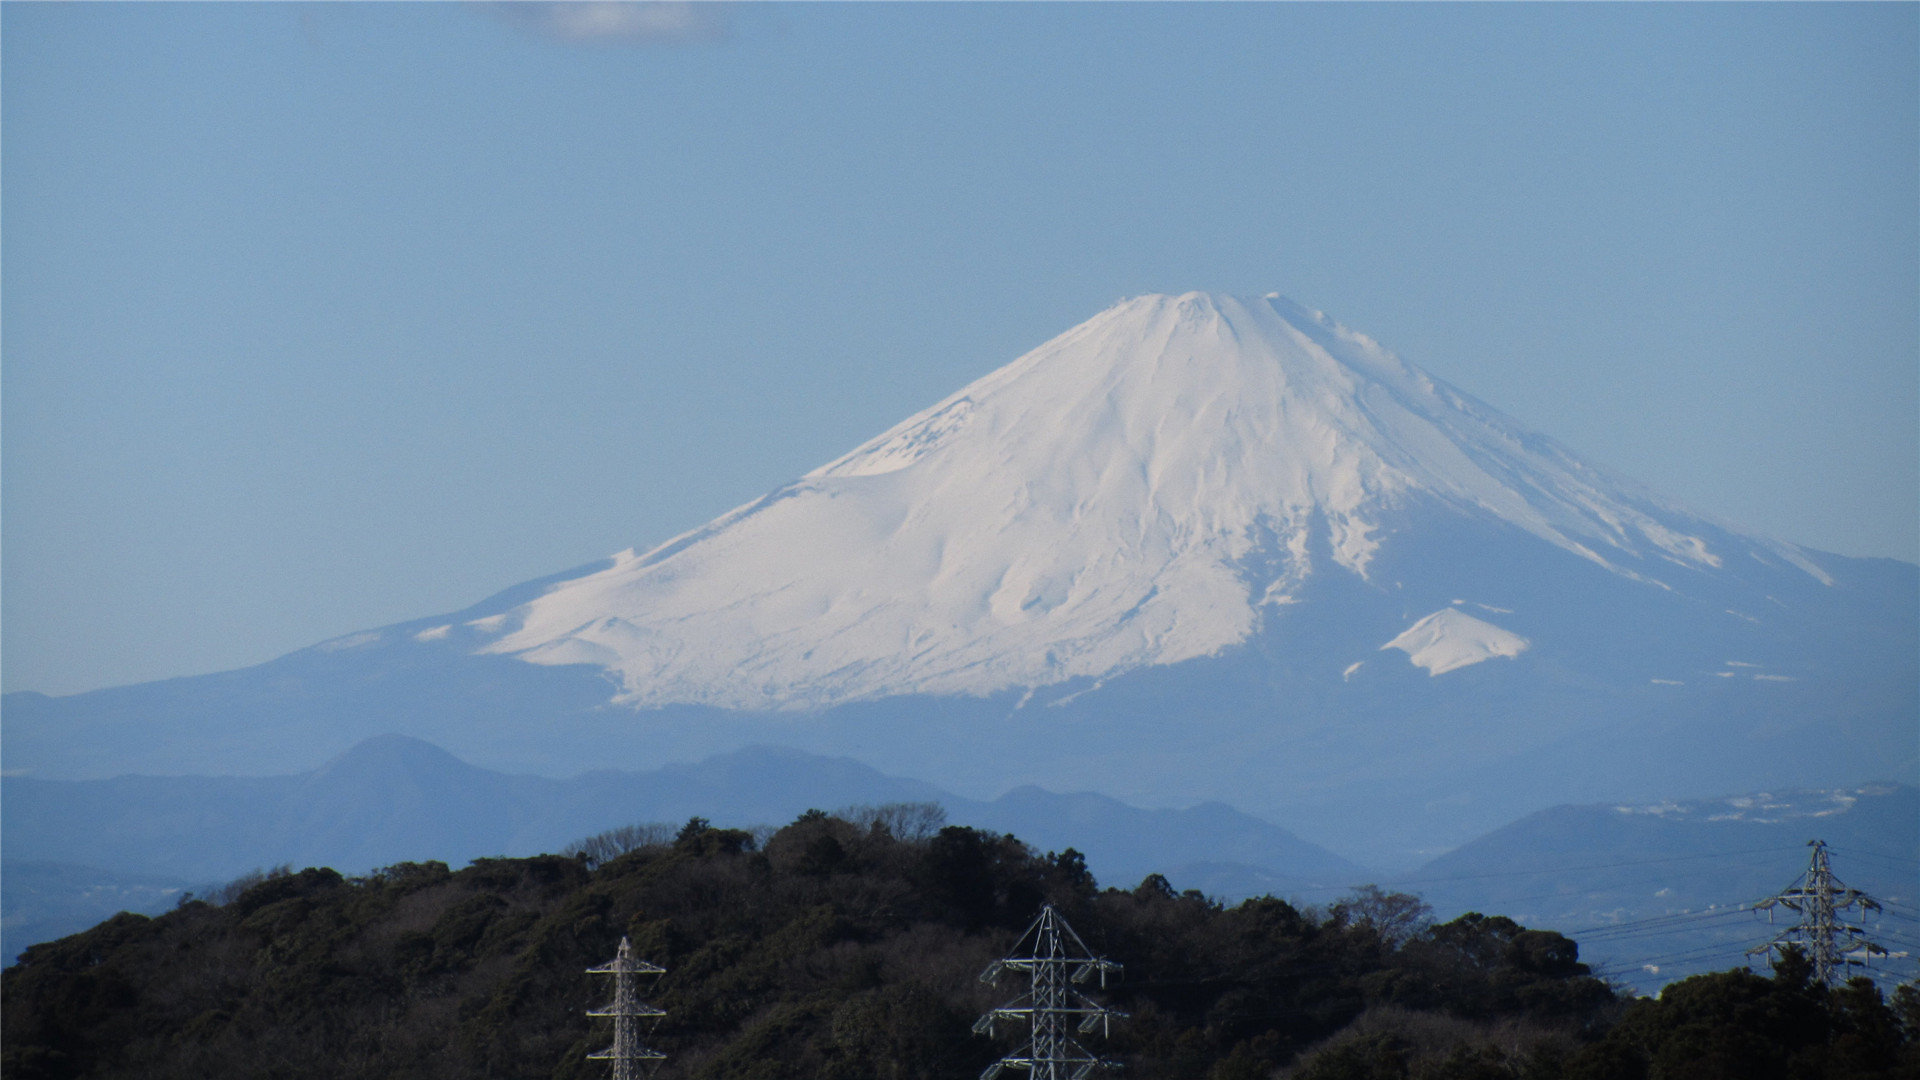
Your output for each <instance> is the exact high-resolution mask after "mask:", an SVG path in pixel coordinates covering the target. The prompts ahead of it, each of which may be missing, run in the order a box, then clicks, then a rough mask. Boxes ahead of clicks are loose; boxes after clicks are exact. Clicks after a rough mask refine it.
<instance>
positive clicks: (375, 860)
mask: <svg viewBox="0 0 1920 1080" xmlns="http://www.w3.org/2000/svg"><path fill="white" fill-rule="evenodd" d="M891 802H934V803H939V804H940V805H941V806H942V807H943V808H945V810H946V811H947V814H948V818H949V820H950V821H951V822H952V823H954V824H963V825H970V826H974V827H976V828H984V829H989V830H992V831H995V832H1010V833H1013V834H1015V835H1017V836H1019V837H1020V838H1021V839H1023V840H1025V841H1027V842H1028V843H1030V844H1033V845H1036V846H1037V847H1039V848H1041V849H1042V850H1062V849H1065V848H1067V847H1076V848H1078V849H1080V850H1081V851H1082V853H1083V854H1085V855H1086V856H1087V857H1088V864H1089V867H1090V868H1091V869H1092V870H1093V871H1094V873H1095V874H1097V875H1098V876H1099V877H1100V879H1101V880H1102V881H1105V882H1107V883H1109V884H1117V885H1122V886H1129V887H1130V886H1131V885H1133V884H1136V883H1138V882H1139V880H1140V879H1141V878H1142V877H1144V876H1145V875H1147V874H1148V873H1151V872H1154V871H1156V870H1162V869H1166V868H1168V867H1172V866H1176V865H1179V864H1180V863H1182V862H1185V861H1188V860H1190V859H1191V858H1194V857H1197V856H1198V855H1205V856H1208V857H1212V858H1215V859H1219V860H1226V861H1235V860H1237V861H1247V862H1256V863H1261V864H1266V865H1272V866H1276V867H1284V868H1285V880H1286V881H1287V882H1288V883H1289V884H1290V885H1291V886H1293V887H1295V888H1299V887H1334V888H1344V887H1345V886H1347V885H1350V884H1353V883H1356V882H1358V881H1360V880H1363V879H1365V878H1368V877H1370V876H1375V875H1372V874H1371V873H1370V872H1369V871H1367V870H1364V869H1362V868H1361V867H1359V866H1356V865H1354V864H1353V863H1350V862H1348V861H1347V860H1345V859H1343V858H1341V857H1340V856H1338V855H1335V854H1333V853H1332V852H1329V851H1327V850H1325V849H1324V848H1321V847H1318V846H1317V845H1314V844H1311V843H1309V842H1307V841H1305V840H1302V839H1300V838H1299V837H1297V836H1295V835H1293V834H1292V833H1290V832H1288V831H1287V830H1285V829H1282V828H1280V827H1278V826H1275V825H1272V824H1270V823H1268V822H1265V821H1261V820H1259V819H1256V818H1253V817H1250V816H1248V815H1246V814H1242V813H1240V812H1238V811H1236V810H1234V809H1233V808H1231V807H1228V806H1224V805H1221V804H1218V803H1214V804H1206V805H1201V806H1196V807H1191V808H1187V809H1181V810H1147V809H1141V808H1138V807H1133V806H1128V805H1126V804H1124V803H1121V802H1119V801H1117V800H1114V799H1110V798H1107V797H1105V796H1101V795H1091V794H1066V795H1062V794H1055V793H1052V792H1048V791H1044V790H1042V789H1040V788H1037V787H1021V788H1017V789H1015V790H1013V791H1010V792H1008V793H1007V794H1005V795H1004V796H1002V797H1001V798H999V799H996V800H992V801H987V802H982V801H975V800H970V799H964V798H961V797H959V796H956V795H953V794H951V793H949V792H945V791H942V790H941V789H939V788H937V787H935V786H933V785H931V784H927V783H924V782H921V781H916V780H907V779H902V778H899V777H892V776H886V775H884V774H882V773H879V772H877V771H875V770H873V769H870V768H868V767H866V766H864V765H861V764H859V763H858V762H855V761H852V760H849V759H844V758H837V759H836V758H823V757H818V756H814V755H810V754H805V753H801V752H800V751H795V750H788V749H781V748H771V747H754V748H749V749H745V750H739V751H735V752H732V753H729V754H726V755H722V756H719V757H715V758H710V759H707V760H705V761H701V762H697V763H692V764H682V765H672V766H667V767H664V768H661V769H657V770H653V771H651V772H647V773H626V772H619V771H614V770H601V771H596V772H590V773H584V774H582V775H580V776H577V777H574V778H572V779H570V780H554V779H548V778H544V777H536V776H515V775H509V774H504V773H498V772H493V771H491V770H487V769H481V768H476V767H474V766H472V765H469V764H467V763H465V762H463V761H461V760H459V759H458V758H457V757H455V756H453V755H452V754H449V753H447V752H446V751H444V750H442V749H440V748H439V747H436V746H433V745H431V744H429V743H425V742H422V741H420V740H417V739H412V738H408V737H405V736H398V735H388V736H381V737H377V738H374V739H370V740H367V741H366V742H363V743H361V744H359V745H358V746H355V747H354V748H353V749H351V750H349V751H348V752H347V753H345V754H342V755H340V756H339V757H337V758H335V759H333V760H332V761H329V762H327V763H326V764H325V765H323V766H321V767H320V768H318V769H315V770H313V771H311V772H307V773H300V774H295V775H291V776H281V777H196V776H180V777H154V776H122V777H115V778H113V779H108V780H83V781H57V780H38V779H34V778H31V777H18V776H14V777H7V778H5V779H3V780H0V816H3V817H4V819H5V821H6V828H7V837H6V848H5V855H6V859H7V864H8V866H9V867H13V866H16V865H19V864H23V863H30V862H36V861H37V862H41V863H57V864H60V866H61V867H63V868H65V869H64V870H62V871H61V872H62V873H64V874H65V876H66V877H69V878H71V877H74V876H75V875H76V874H79V872H80V871H81V870H82V869H83V868H94V870H96V871H104V872H105V873H104V874H101V873H94V875H93V876H94V877H112V876H114V875H119V876H121V877H127V878H130V879H137V881H136V883H138V884H142V885H152V884H154V883H155V882H161V881H164V882H167V883H171V884H175V885H177V884H178V883H181V882H200V883H202V884H205V883H209V882H220V881H225V880H229V879H232V878H234V877H237V876H238V875H240V874H243V873H246V872H248V871H250V870H254V869H258V868H262V867H270V866H276V865H280V864H288V865H292V866H293V867H295V868H299V867H304V866H327V867H332V868H335V869H338V870H341V871H343V872H346V873H364V872H366V871H368V870H372V869H374V868H376V867H380V866H385V865H389V864H392V863H398V862H404V861H418V860H424V859H438V860H441V861H444V862H448V863H451V864H454V865H460V864H462V863H465V862H467V861H469V860H471V859H475V858H482V857H488V856H501V855H533V854H538V853H542V852H555V851H560V850H561V849H562V848H563V847H564V846H565V845H566V844H567V843H569V842H570V841H573V840H577V839H581V838H583V837H585V836H588V835H591V834H594V833H598V832H602V831H604V830H607V829H610V828H614V827H617V826H621V825H628V824H635V823H642V822H664V823H669V824H672V823H677V822H684V821H685V820H687V819H688V818H691V817H695V816H700V817H708V818H712V819H714V820H715V821H717V822H719V823H721V824H726V825H730V826H750V825H762V824H764V825H773V826H777V825H782V824H785V823H787V822H790V821H792V820H793V819H794V818H796V817H798V816H799V815H800V814H801V813H802V812H803V811H805V810H808V809H827V810H833V809H839V808H842V807H845V806H850V805H859V804H867V805H878V804H884V803H891ZM80 876H81V877H85V876H86V875H84V874H81V875H80ZM54 877H55V879H58V878H59V875H58V874H56V875H54ZM36 880H37V879H36ZM89 880H90V879H89ZM156 895H157V894H156ZM87 910H89V911H90V910H92V908H88V909H87ZM104 914H111V912H106V913H104ZM62 925H64V924H62ZM79 928H80V926H78V925H75V926H71V927H70V928H69V929H79ZM20 944H30V942H25V943H20ZM15 945H16V943H15V942H14V941H12V940H9V941H8V943H7V945H6V947H7V948H8V949H11V950H13V951H15V952H17V951H18V948H16V947H15Z"/></svg>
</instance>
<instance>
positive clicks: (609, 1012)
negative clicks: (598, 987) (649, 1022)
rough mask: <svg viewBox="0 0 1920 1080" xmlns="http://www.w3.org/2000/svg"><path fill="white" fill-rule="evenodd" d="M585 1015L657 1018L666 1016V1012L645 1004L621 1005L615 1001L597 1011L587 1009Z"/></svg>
mask: <svg viewBox="0 0 1920 1080" xmlns="http://www.w3.org/2000/svg"><path fill="white" fill-rule="evenodd" d="M587 1015H588V1016H643V1017H654V1018H658V1017H662V1016H665V1015H667V1010H665V1009H656V1008H654V1007H653V1006H651V1005H647V1004H645V1003H642V1004H639V1005H622V1004H620V1003H619V1002H617V1001H616V1002H613V1003H612V1004H610V1005H602V1006H601V1007H599V1008H597V1009H589V1010H587Z"/></svg>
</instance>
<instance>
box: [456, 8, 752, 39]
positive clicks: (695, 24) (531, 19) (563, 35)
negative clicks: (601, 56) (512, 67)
mask: <svg viewBox="0 0 1920 1080" xmlns="http://www.w3.org/2000/svg"><path fill="white" fill-rule="evenodd" d="M488 6H489V7H490V8H492V9H493V10H494V11H496V12H498V13H499V14H500V15H502V16H504V17H506V18H508V19H510V20H512V21H514V22H516V23H520V24H521V25H524V26H528V27H531V28H532V29H534V30H535V31H537V32H539V33H540V34H543V35H545V36H547V37H551V38H555V39H558V40H560V41H570V42H582V43H586V42H593V43H606V44H635V45H644V44H655V45H684V44H692V43H696V42H703V41H715V40H718V39H720V38H723V37H725V36H726V35H727V20H726V12H725V9H724V8H723V7H722V6H721V5H720V4H718V3H694V2H689V0H551V2H545V3H542V2H537V0H535V2H526V0H511V2H505V3H495V4H490V5H488Z"/></svg>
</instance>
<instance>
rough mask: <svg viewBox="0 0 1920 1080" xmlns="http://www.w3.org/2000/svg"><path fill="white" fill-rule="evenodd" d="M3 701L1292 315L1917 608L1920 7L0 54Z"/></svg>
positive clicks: (610, 35)
mask: <svg viewBox="0 0 1920 1080" xmlns="http://www.w3.org/2000/svg"><path fill="white" fill-rule="evenodd" d="M0 31H3V36H0V48H3V49H4V56H3V57H0V94H3V96H0V110H3V114H0V123H3V125H4V126H3V127H0V135H3V137H4V155H3V157H0V230H3V231H0V276H3V281H0V288H3V291H0V320H3V321H0V365H3V366H0V455H3V457H0V468H3V471H0V515H3V516H0V530H3V531H0V560H3V562H0V576H3V591H0V606H3V609H4V611H3V614H4V621H3V623H0V639H3V641H4V651H3V652H0V658H3V668H4V670H3V673H0V679H3V680H4V684H5V687H6V688H7V689H9V690H23V689H32V690H41V691H45V692H51V693H67V692H73V691H78V690H83V689H89V688H93V687H98V686H105V685H112V684H118V683H125V682H131V681H137V680H143V679H151V678H158V677H164V676H170V675H181V674H191V673H197V672H202V671H210V670H217V669H221V668H230V667H236V666H240V665H244V664H248V663H253V662H257V661H261V660H265V659H268V658H270V657H273V656H275V655H278V654H281V653H284V652H287V651H289V650H292V649H295V648H299V647H302V646H305V645H309V644H312V643H314V642H316V641H319V640H321V639H323V638H326V637H330V636H333V635H336V634H340V633H344V632H347V631H351V630H356V629H362V628H366V627H371V626H376V625H380V624H383V623H386V622H390V621H396V620H399V619H403V618H410V617H415V616H422V615H427V614H432V613H435V612H439V611H447V610H453V609H456V608H459V607H463V606H465V605H467V604H469V603H471V602H473V601H476V600H478V599H480V598H481V597H483V596H485V595H487V594H489V593H491V592H494V591H496V590H497V589H500V588H503V587H505V586H508V585H511V584H514V583H517V582H520V581H523V580H526V579H528V578H532V577H536V576H539V575H543V574H547V573H550V572H554V571H558V570H562V569H565V568H568V567H571V566H575V565H578V564H581V563H584V562H587V561H590V560H593V559H596V558H599V557H602V556H604V555H607V554H609V553H611V552H614V551H617V550H619V549H621V548H625V547H629V546H641V547H647V546H651V545H653V544H655V543H657V542H659V541H662V540H665V539H667V538H668V537H670V536H672V535H673V534H675V533H677V532H679V531H682V530H684V529H687V528H690V527H693V526H695V525H698V524H700V523H701V522H703V521H705V520H706V519H708V518H710V517H712V516H713V515H715V514H718V513H720V512H722V511H724V510H726V509H728V508H730V507H732V506H734V505H737V504H739V503H742V502H745V501H747V500H749V499H751V498H753V497H755V496H757V495H759V494H761V493H762V492H764V491H765V490H767V489H769V488H771V487H773V486H775V485H777V484H779V483H781V482H783V481H785V480H787V479H790V478H792V477H794V476H796V475H798V474H800V473H801V472H804V471H806V470H807V469H809V468H812V467H813V466H815V465H818V464H820V463H822V462H824V461H826V460H828V459H829V458H832V457H834V456H836V455H838V454H840V453H842V452H843V451H845V450H847V449H849V448H851V447H852V446H853V445H855V444H856V443H858V442H860V441H861V440H863V439H865V438H867V437H868V436H870V435H873V434H876V433H878V432H879V431H880V430H882V429H883V428H885V427H886V426H888V425H889V424H891V423H893V422H894V421H896V420H899V419H901V418H902V417H904V416H906V415H907V414H909V413H911V412H913V411H915V410H917V409H919V408H922V407H924V406H926V405H928V404H931V403H932V402H934V401H935V400H937V399H938V398H940V397H941V396H943V395H945V394H946V393H948V392H950V391H952V390H954V389H957V388H958V387H960V386H961V385H963V384H964V383H966V382H967V381H969V380H970V379H973V378H975V377H977V376H979V375H981V374H984V373H986V372H987V371H990V370H992V369H993V368H995V367H998V366H999V365H1001V364H1003V363H1005V362H1007V361H1008V360H1011V359H1012V358H1013V357H1015V356H1016V355H1018V354H1020V353H1022V352H1024V351H1026V350H1028V349H1030V348H1032V347H1033V346H1035V345H1038V344H1039V343H1040V342H1042V341H1044V340H1046V339H1047V338H1049V337H1051V336H1053V335H1054V334H1056V333H1059V332H1060V331H1062V330H1065V329H1066V328H1068V327H1069V326H1071V325H1073V324H1074V323H1077V322H1079V321H1081V320H1083V319H1085V318H1087V317H1089V316H1091V315H1093V314H1094V313H1095V312H1097V311H1099V310H1100V309H1102V308H1104V307H1106V306H1108V305H1109V304H1111V303H1112V302H1114V301H1115V300H1117V299H1119V298H1121V297H1124V296H1128V295H1133V294H1138V293H1142V292H1155V291H1167V292H1178V291H1184V290H1187V289H1209V290H1217V291H1225V292H1241V293H1264V292H1267V291H1270V290H1278V291H1280V292H1282V293H1285V294H1286V295H1288V296H1291V297H1293V298H1294V299H1296V300H1299V301H1301V302H1302V303H1305V304H1308V305H1309V306H1313V307H1319V308H1323V309H1325V310H1326V311H1328V312H1329V313H1330V314H1331V315H1333V316H1334V317H1335V318H1338V319H1340V320H1341V321H1343V322H1346V323H1347V324H1349V325H1351V326H1354V327H1356V328H1358V329H1360V330H1363V331H1365V332H1367V333H1369V334H1371V335H1372V336H1374V337H1375V338H1378V339H1379V340H1380V341H1381V342H1383V343H1384V344H1386V345H1387V346H1388V347H1389V348H1392V349H1395V350H1396V351H1398V352H1399V353H1401V354H1402V355H1403V356H1405V357H1406V358H1407V359H1409V360H1410V361H1412V362H1414V363H1415V364H1418V365H1420V366H1422V367H1425V368H1426V369H1428V370H1429V371H1431V372H1433V373H1435V374H1436V375H1439V376H1440V377H1442V378H1445V379H1447V380H1449V381H1451V382H1453V383H1455V384H1457V385H1459V386H1461V387H1462V388H1464V389H1466V390H1468V391H1470V392H1471V393H1473V394H1475V395H1477V396H1479V397H1481V398H1483V399H1485V400H1487V401H1489V402H1491V403H1492V404H1494V405H1496V406H1498V407H1499V408H1501V409H1503V410H1505V411H1507V412H1509V413H1511V414H1513V415H1514V416H1516V417H1518V418H1519V419H1521V420H1522V421H1523V422H1526V423H1528V424H1530V425H1531V426H1533V427H1536V428H1538V429H1539V430H1542V431H1544V432H1546V433H1548V434H1551V435H1553V436H1555V437H1556V438H1558V439H1560V440H1561V441H1563V442H1565V443H1567V444H1569V445H1571V446H1572V447H1574V448H1575V449H1576V450H1578V451H1580V452H1582V453H1583V454H1585V455H1587V456H1589V457H1591V458H1593V459H1596V460H1598V461H1600V462H1602V463H1604V464H1607V465H1610V466H1612V467H1614V468H1615V469H1617V470H1619V471H1622V472H1624V473H1626V474H1628V475H1630V476H1634V477H1637V478H1640V479H1642V480H1644V481H1646V482H1648V483H1650V484H1651V485H1653V486H1654V487H1655V488H1657V489H1659V490H1661V491H1663V492H1665V493H1666V494H1668V495H1669V496H1671V497H1673V498H1675V499H1677V500H1679V501H1681V502H1683V503H1686V504H1689V505H1690V506H1692V507H1693V508H1695V509H1697V510H1699V511H1702V512H1705V513H1708V514H1713V515H1717V516H1720V517H1723V518H1726V519H1730V520H1731V521H1733V522H1735V523H1737V524H1740V525H1743V526H1746V527H1749V528H1751V529H1754V530H1757V531H1759V532H1762V533H1766V534H1770V535H1773V536H1778V537H1781V538H1784V539H1788V540H1792V541H1796V542H1799V543H1803V544H1808V545H1811V546H1814V547H1818V548H1823V549H1827V550H1832V551H1838V552H1842V553H1846V554H1853V555H1876V556H1893V557H1898V558H1902V559H1907V560H1910V561H1911V560H1915V559H1920V522H1917V519H1920V443H1917V441H1916V417H1917V416H1920V343H1917V342H1916V327H1917V326H1920V307H1917V304H1920V301H1917V300H1916V297H1917V296H1920V269H1917V268H1920V191H1917V190H1916V176H1920V152H1917V150H1916V141H1917V134H1916V133H1920V117H1917V116H1916V102H1920V80H1917V78H1916V63H1917V62H1916V57H1920V6H1916V5H1913V4H1898V5H1892V4H1889V5H1866V6H1849V5H1840V4H1831V5H1827V4H1822V5H1805V6H1802V5H1758V6H1748V5H1732V4H1705V5H1659V6H1642V5H1587V4H1583V5H1567V6H1514V5H1492V6H1471V7H1460V6H1443V5H1417V6H1397V5H1384V4H1369V5H1356V6H1348V5H1317V4H1316V5H1305V6H1265V5H1254V4H1233V5H1220V6H1215V5H1198V4H1181V5H1166V6H1150V5H1130V4H1075V5H1062V6H1047V5H1021V6H997V5H964V6H949V5H934V4H915V5H909V6H886V5H870V4H852V5H818V6H777V5H747V6H738V7H727V8H722V7H718V6H701V7H696V8H678V7H655V8H621V9H612V10H596V9H589V8H558V7H533V8H523V7H488V6H481V5H465V4H461V5H455V4H419V5H372V4H367V5H357V4H356V5H340V6H334V5H323V4H295V5H279V4H274V5H264V4H262V5H254V4H211V5H208V4H196V5H172V4H100V5H77V6H67V5H44V4H29V5H23V4H6V5H4V6H3V7H0Z"/></svg>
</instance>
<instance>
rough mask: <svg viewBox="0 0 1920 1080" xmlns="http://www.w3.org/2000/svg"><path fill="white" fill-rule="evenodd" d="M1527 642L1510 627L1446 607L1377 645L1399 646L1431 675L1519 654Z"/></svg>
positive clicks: (1383, 646) (1524, 648)
mask: <svg viewBox="0 0 1920 1080" xmlns="http://www.w3.org/2000/svg"><path fill="white" fill-rule="evenodd" d="M1528 644H1529V642H1528V641H1527V639H1526V638H1523V637H1521V636H1520V635H1518V634H1516V633H1513V632H1512V631H1510V630H1503V629H1501V628H1500V627H1498V626H1495V625H1493V624H1492V623H1490V622H1483V621H1481V620H1480V619H1476V618H1474V617H1473V616H1471V615H1467V614H1464V613H1462V612H1460V611H1458V610H1456V609H1454V608H1450V607H1448V608H1441V609H1440V610H1439V611H1436V612H1434V613H1433V614H1431V615H1429V616H1427V617H1426V618H1424V619H1421V620H1420V621H1419V622H1417V623H1414V624H1413V625H1412V626H1409V627H1407V629H1406V630H1404V631H1402V632H1401V634H1400V636H1399V637H1396V638H1394V639H1393V640H1392V641H1389V642H1387V643H1386V644H1385V645H1382V646H1380V648H1381V649H1383V650H1385V649H1399V650H1400V651H1402V652H1404V653H1406V654H1407V658H1408V659H1409V660H1411V661H1412V662H1413V663H1414V665H1415V666H1417V667H1423V668H1426V669H1427V674H1428V675H1429V676H1434V675H1444V674H1446V673H1447V672H1449V671H1454V670H1456V669H1459V668H1463V667H1467V666H1469V665H1472V664H1477V663H1479V662H1480V661H1482V660H1491V659H1493V658H1494V657H1496V656H1501V657H1507V658H1512V657H1515V656H1519V655H1520V654H1521V653H1523V652H1525V651H1526V650H1527V646H1528Z"/></svg>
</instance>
